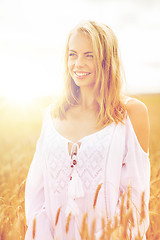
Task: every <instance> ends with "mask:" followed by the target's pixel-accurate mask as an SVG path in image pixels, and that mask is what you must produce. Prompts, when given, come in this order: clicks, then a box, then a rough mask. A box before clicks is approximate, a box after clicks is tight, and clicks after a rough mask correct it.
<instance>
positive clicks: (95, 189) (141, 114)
mask: <svg viewBox="0 0 160 240" xmlns="http://www.w3.org/2000/svg"><path fill="white" fill-rule="evenodd" d="M121 80H122V69H121V64H120V59H119V50H118V43H117V39H116V37H115V35H114V33H113V32H112V30H111V29H110V28H109V27H108V26H106V25H103V24H98V23H95V22H91V21H88V22H85V23H82V24H80V25H78V26H77V27H76V28H74V29H73V30H72V31H71V33H70V35H69V37H68V43H67V47H66V78H65V94H64V96H63V98H62V99H61V101H59V102H58V103H57V104H56V106H54V107H53V105H51V106H49V108H48V110H47V112H46V116H45V119H44V123H43V127H42V132H41V136H40V138H39V141H38V143H37V148H36V153H35V155H34V159H33V161H32V164H31V167H30V170H29V174H28V178H27V183H26V219H27V226H28V230H27V233H26V238H25V239H26V240H30V239H32V238H33V239H37V240H44V239H46V240H51V239H59V240H67V239H68V240H71V239H75V240H78V239H81V238H83V236H82V235H83V234H84V232H83V230H84V229H83V230H82V229H81V226H82V219H83V221H84V220H85V221H86V223H87V228H88V234H91V232H92V237H90V239H100V237H101V236H102V235H103V234H104V227H103V226H102V224H101V221H102V219H104V221H105V224H106V225H107V224H108V223H110V221H111V227H112V228H114V230H115V231H113V238H114V237H115V239H120V236H121V235H122V233H123V234H124V235H123V236H125V238H126V239H127V237H126V235H127V234H128V235H129V236H130V239H135V238H136V236H137V235H138V234H139V236H140V235H141V236H142V237H143V239H145V233H146V231H147V228H148V222H149V221H148V202H149V179H150V166H149V158H148V146H149V121H148V113H147V109H146V106H145V105H144V104H143V103H142V102H140V101H138V100H136V99H134V98H127V97H124V96H123V97H122V95H121ZM128 186H130V188H128ZM126 192H127V195H125V193H126ZM126 196H128V199H129V200H128V201H127V197H126ZM122 203H123V204H122ZM128 203H129V204H130V205H129V206H128ZM122 209H123V211H122ZM124 209H125V210H124ZM130 209H131V210H130ZM142 210H143V211H142ZM127 211H128V212H129V211H130V213H131V216H132V218H130V222H128V223H127V225H125V226H126V228H123V226H121V224H122V223H123V214H124V215H125V214H126V216H127V217H128V216H129V214H128V212H127ZM85 213H87V215H84V214H85ZM127 214H128V215H127ZM84 216H85V217H84ZM115 216H118V217H119V220H118V223H119V226H118V227H117V226H115V224H116V223H115V222H116V221H115V219H116V218H115ZM94 219H96V225H95V227H93V222H94V221H93V220H94ZM131 219H132V221H131ZM133 219H134V220H133ZM84 226H86V225H84ZM93 228H94V229H93ZM126 229H127V230H126ZM93 230H94V233H93ZM125 230H126V231H125ZM106 234H107V233H106ZM125 234H126V235H125ZM90 236H91V235H90ZM125 238H124V237H123V239H125Z"/></svg>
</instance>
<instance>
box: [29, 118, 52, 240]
mask: <svg viewBox="0 0 160 240" xmlns="http://www.w3.org/2000/svg"><path fill="white" fill-rule="evenodd" d="M44 138H45V121H44V123H43V127H42V131H41V135H40V138H39V140H38V142H37V146H36V152H35V154H34V157H33V160H32V163H31V166H30V169H29V173H28V176H27V180H26V189H25V213H26V224H27V226H28V229H27V232H26V236H25V240H31V239H33V232H35V238H34V239H37V240H44V239H47V240H53V239H54V238H53V229H52V226H51V224H50V221H49V219H48V217H47V214H46V211H45V197H44V181H43V164H44V158H43V145H44ZM33 222H34V224H35V228H34V229H33Z"/></svg>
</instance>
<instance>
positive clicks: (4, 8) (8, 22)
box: [0, 0, 160, 99]
mask: <svg viewBox="0 0 160 240" xmlns="http://www.w3.org/2000/svg"><path fill="white" fill-rule="evenodd" d="M159 12H160V1H158V0H157V1H156V0H139V1H138V0H119V1H118V0H81V1H80V0H59V1H54V0H14V1H13V0H0V82H1V84H0V85H1V87H0V96H5V97H13V98H14V97H15V98H16V97H17V98H19V99H22V98H25V97H26V98H29V97H37V96H45V95H57V94H59V93H60V92H61V89H62V86H63V69H64V61H63V57H64V49H65V44H66V39H67V36H68V33H69V31H70V30H71V29H72V28H73V27H74V26H75V25H76V24H78V23H79V22H80V21H83V20H94V21H98V22H102V23H105V24H107V25H108V26H109V27H111V28H112V30H113V31H114V32H115V34H116V35H117V38H118V41H119V46H120V51H121V57H122V62H123V66H124V70H125V75H126V83H125V87H124V91H125V92H126V93H128V94H137V93H159V92H160V47H159V43H160V16H159Z"/></svg>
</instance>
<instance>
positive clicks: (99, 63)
mask: <svg viewBox="0 0 160 240" xmlns="http://www.w3.org/2000/svg"><path fill="white" fill-rule="evenodd" d="M75 31H80V32H83V33H84V34H86V35H88V36H89V37H90V38H91V41H92V45H93V53H94V60H95V63H96V82H95V84H94V87H93V91H94V96H95V102H96V103H97V106H98V107H97V126H105V125H108V124H110V123H111V122H113V121H114V122H115V123H116V124H117V123H118V122H123V119H124V115H125V110H126V107H125V104H124V103H123V102H122V98H121V85H122V80H123V71H122V65H121V61H120V53H119V48H118V41H117V38H116V36H115V34H114V33H113V31H112V30H111V29H110V28H109V27H108V26H107V25H104V24H99V23H96V22H93V21H87V22H84V23H81V24H79V25H78V26H76V27H75V28H74V29H73V30H72V31H71V33H70V34H69V36H68V41H67V45H66V52H65V84H64V93H63V96H62V97H61V99H60V101H58V102H57V104H56V106H55V108H54V112H53V115H54V116H55V117H58V118H60V119H64V118H65V117H66V112H67V111H68V110H69V109H70V108H71V107H72V106H75V105H78V104H79V99H78V97H79V87H78V86H77V85H76V84H75V82H74V81H73V79H72V77H71V76H70V74H69V70H68V48H69V41H70V38H71V36H72V34H73V32H75Z"/></svg>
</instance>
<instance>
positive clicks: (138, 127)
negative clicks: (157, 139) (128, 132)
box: [125, 98, 150, 152]
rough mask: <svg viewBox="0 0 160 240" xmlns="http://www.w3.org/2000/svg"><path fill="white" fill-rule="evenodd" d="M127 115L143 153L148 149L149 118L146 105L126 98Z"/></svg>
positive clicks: (134, 99)
mask: <svg viewBox="0 0 160 240" xmlns="http://www.w3.org/2000/svg"><path fill="white" fill-rule="evenodd" d="M125 102H126V108H127V115H128V116H129V118H130V121H131V123H132V126H133V129H134V131H135V134H136V136H137V139H138V141H139V143H140V145H141V147H142V149H143V150H144V151H145V152H148V148H149V131H150V127H149V117H148V109H147V107H146V105H145V104H144V103H143V102H141V101H140V100H138V99H136V98H126V100H125Z"/></svg>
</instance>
